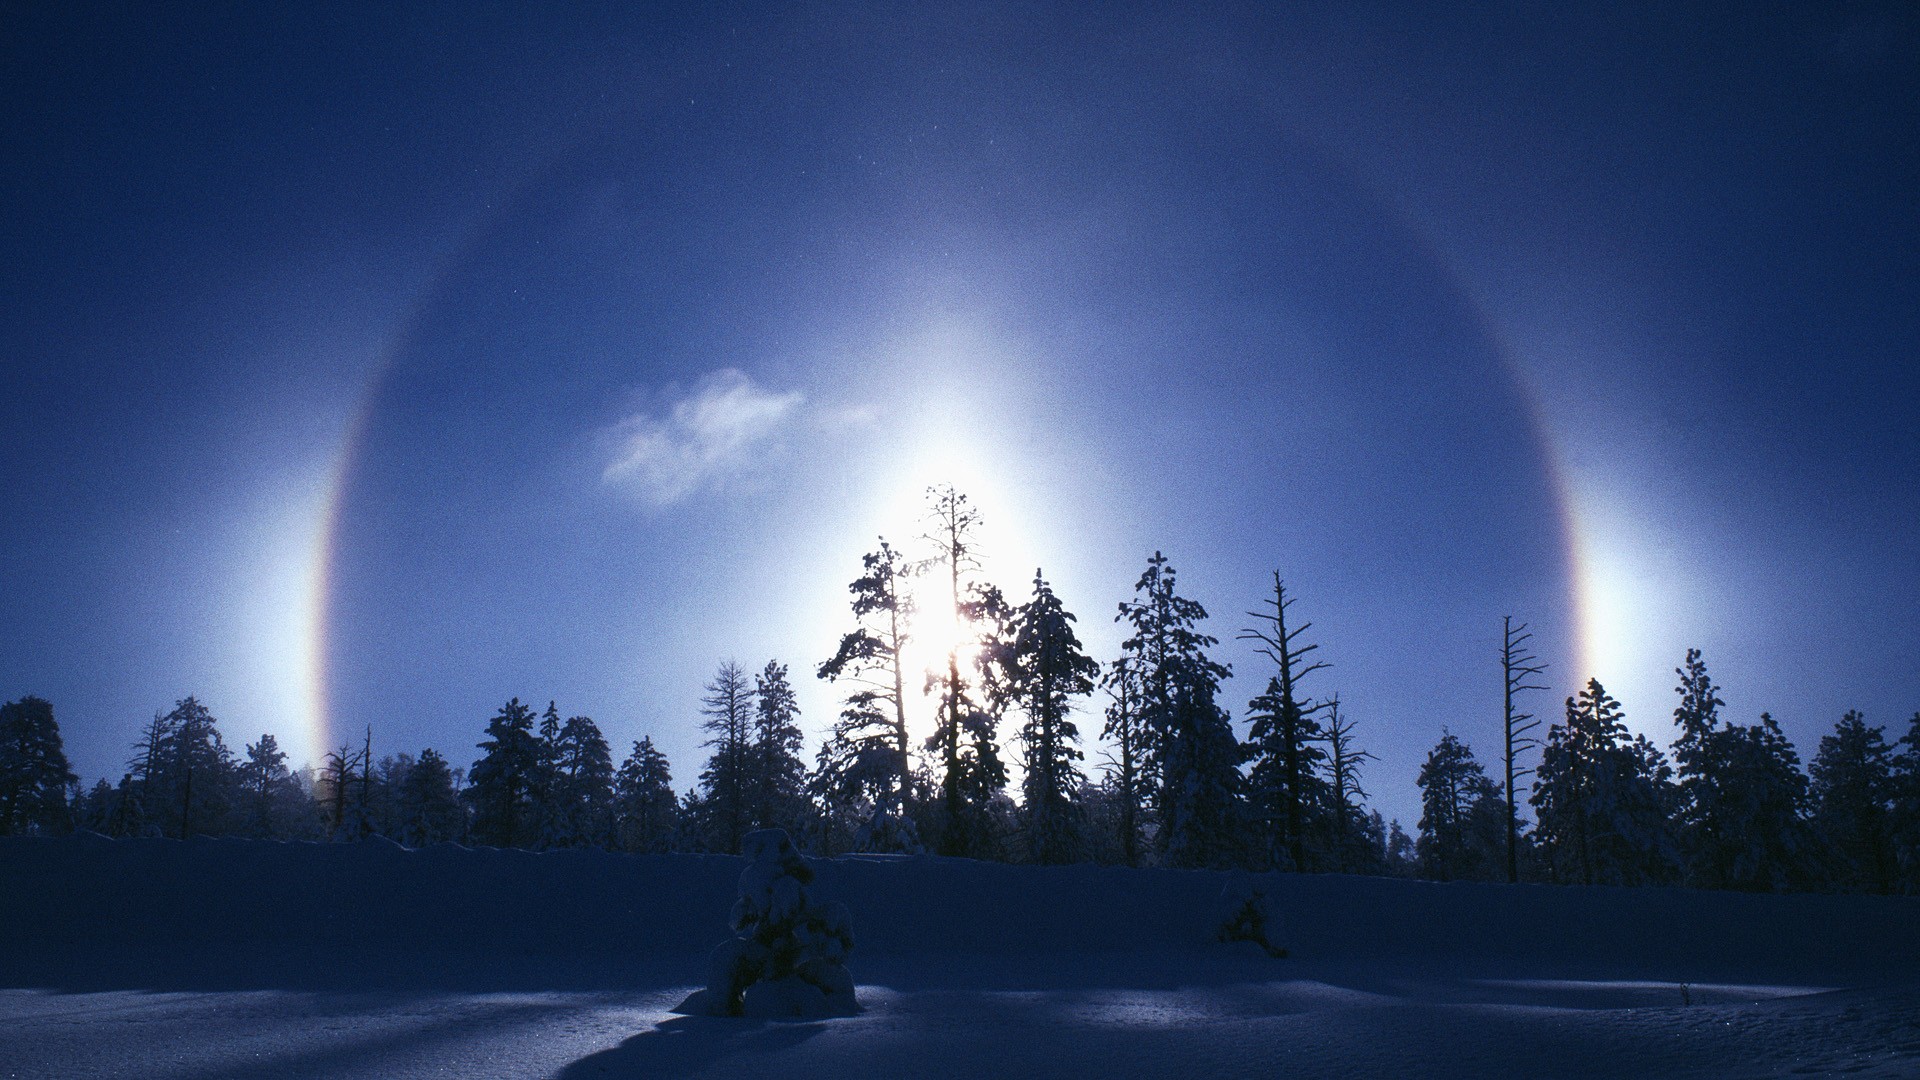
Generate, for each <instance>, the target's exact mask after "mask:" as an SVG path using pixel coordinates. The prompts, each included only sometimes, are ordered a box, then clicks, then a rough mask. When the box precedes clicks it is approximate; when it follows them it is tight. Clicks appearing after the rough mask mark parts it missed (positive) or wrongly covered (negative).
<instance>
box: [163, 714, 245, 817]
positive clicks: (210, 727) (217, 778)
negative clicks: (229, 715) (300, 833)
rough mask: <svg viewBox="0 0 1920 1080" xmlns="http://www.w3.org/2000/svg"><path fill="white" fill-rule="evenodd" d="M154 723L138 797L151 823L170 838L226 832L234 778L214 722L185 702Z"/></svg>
mask: <svg viewBox="0 0 1920 1080" xmlns="http://www.w3.org/2000/svg"><path fill="white" fill-rule="evenodd" d="M156 724H157V725H158V727H157V730H158V732H159V736H158V745H157V746H154V747H152V748H151V749H149V750H148V751H147V752H148V753H149V754H150V755H151V756H152V761H151V762H150V764H149V765H148V770H149V772H148V777H147V784H146V788H147V790H146V792H145V793H144V794H145V795H146V798H145V800H144V801H145V804H146V809H147V811H148V812H149V813H150V814H151V815H152V819H153V820H154V822H155V823H156V824H158V825H159V826H160V828H161V830H162V831H163V832H164V833H165V834H167V835H172V836H179V837H187V836H192V835H195V834H199V833H205V834H209V835H216V836H217V835H220V834H222V833H224V832H226V831H227V830H228V828H229V826H230V824H231V822H230V820H229V817H230V815H231V813H232V811H233V804H234V802H235V797H236V795H237V794H238V792H237V790H236V789H237V783H236V780H237V778H236V771H235V768H234V760H233V751H231V750H229V749H227V745H226V743H225V741H224V740H222V739H221V737H220V728H219V726H218V721H216V720H215V719H214V718H213V714H212V713H211V712H208V711H207V707H206V706H205V705H202V704H201V703H200V701H199V700H198V699H197V698H193V697H187V698H183V699H181V700H180V701H179V702H177V703H175V705H174V707H173V711H172V712H170V713H168V714H167V715H165V716H163V717H160V718H159V719H158V720H157V721H156Z"/></svg>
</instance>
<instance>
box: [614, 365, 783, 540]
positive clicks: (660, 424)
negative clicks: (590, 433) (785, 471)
mask: <svg viewBox="0 0 1920 1080" xmlns="http://www.w3.org/2000/svg"><path fill="white" fill-rule="evenodd" d="M800 402H801V396H800V394H799V393H798V392H797V391H790V392H787V393H775V392H773V391H770V390H768V389H766V388H764V387H762V386H760V385H758V384H756V383H755V382H754V381H753V379H752V378H750V377H749V376H748V375H747V374H746V373H745V372H743V371H739V370H737V369H735V368H726V369H724V370H721V371H716V372H714V373H713V374H711V375H708V376H707V377H706V378H705V379H702V380H701V381H700V385H699V386H697V387H695V388H694V390H693V391H692V392H691V393H689V394H687V395H685V396H683V397H680V398H678V399H677V400H674V401H672V403H671V404H670V405H669V406H668V407H667V408H666V409H665V414H664V415H655V414H641V415H635V416H630V417H628V418H627V419H625V420H622V421H620V422H619V423H617V424H615V425H613V426H612V428H610V429H609V430H608V442H609V443H610V444H611V447H612V453H611V460H610V461H609V463H608V464H607V466H606V469H605V471H604V472H603V473H602V477H603V479H605V480H606V481H607V482H608V483H610V484H615V485H618V486H620V487H622V488H625V489H627V490H630V491H632V492H634V493H635V494H637V495H639V496H640V497H642V498H644V499H646V500H647V501H648V502H651V503H653V504H654V505H656V506H664V505H667V504H669V503H674V502H678V501H680V500H681V499H684V498H686V497H687V496H689V495H692V494H694V493H695V492H697V491H700V490H702V489H705V488H718V487H722V486H724V485H725V484H726V482H727V481H729V480H731V479H733V478H734V477H737V476H740V475H742V474H744V473H746V472H748V471H749V470H750V469H751V468H752V467H753V465H754V464H755V463H756V462H758V461H759V460H761V459H762V458H763V456H764V455H765V454H766V453H768V452H769V451H770V450H772V449H773V447H774V445H775V444H776V441H777V438H778V436H779V435H780V432H781V430H782V429H783V428H784V427H785V426H786V425H787V423H788V422H789V421H790V420H791V419H792V418H793V416H794V415H795V413H796V412H797V411H798V410H799V408H800Z"/></svg>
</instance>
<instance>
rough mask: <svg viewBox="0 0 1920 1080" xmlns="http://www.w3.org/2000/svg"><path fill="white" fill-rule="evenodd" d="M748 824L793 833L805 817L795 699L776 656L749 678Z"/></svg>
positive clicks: (784, 668)
mask: <svg viewBox="0 0 1920 1080" xmlns="http://www.w3.org/2000/svg"><path fill="white" fill-rule="evenodd" d="M753 701H754V712H753V762H752V765H753V809H752V814H751V815H750V816H751V818H752V823H753V827H754V828H757V829H786V830H787V831H788V833H789V834H790V835H793V836H799V835H801V834H802V832H803V831H804V830H803V829H802V828H801V825H802V819H803V818H804V817H805V816H806V790H805V789H806V782H807V766H806V763H805V762H803V761H801V760H800V747H801V744H802V741H803V736H802V735H801V732H800V701H799V699H798V698H796V697H795V696H794V693H793V684H791V683H789V682H788V681H787V665H785V664H782V663H780V662H779V661H777V660H769V661H767V666H766V667H765V668H763V669H761V671H760V673H759V674H758V675H756V676H754V682H753Z"/></svg>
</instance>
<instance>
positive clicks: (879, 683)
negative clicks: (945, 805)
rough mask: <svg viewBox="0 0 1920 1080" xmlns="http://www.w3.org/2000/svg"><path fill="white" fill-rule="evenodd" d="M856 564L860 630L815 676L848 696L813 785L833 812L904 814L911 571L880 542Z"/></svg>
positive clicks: (908, 780)
mask: <svg viewBox="0 0 1920 1080" xmlns="http://www.w3.org/2000/svg"><path fill="white" fill-rule="evenodd" d="M861 562H862V565H863V566H864V569H865V572H864V573H863V574H861V576H860V577H858V578H856V579H855V580H854V582H853V584H851V585H849V586H848V590H849V591H851V592H852V593H853V615H854V618H855V619H856V620H858V624H859V625H858V626H856V627H855V629H854V630H853V631H851V632H850V633H848V634H846V635H845V636H843V637H842V638H841V639H840V646H839V648H838V650H836V651H835V652H834V654H833V656H832V658H830V659H829V660H827V661H826V662H825V663H823V664H821V665H820V668H819V671H818V674H819V677H820V678H822V679H826V680H828V681H830V682H837V681H839V680H841V679H846V680H847V681H848V682H849V683H851V684H852V685H853V687H854V690H853V692H852V693H851V694H848V695H847V698H846V707H845V709H843V710H842V711H841V713H840V719H839V722H838V723H836V724H835V725H834V729H833V732H832V734H831V735H830V736H828V738H827V741H826V743H825V744H824V745H823V746H822V747H821V750H820V758H819V766H818V769H817V773H816V776H815V782H814V785H813V786H814V788H815V790H816V792H818V794H819V796H820V797H821V798H822V800H823V801H825V802H826V803H828V804H829V805H832V806H840V807H847V806H849V805H851V804H854V803H857V802H860V801H863V800H865V801H867V802H868V803H869V807H868V811H869V812H870V813H877V812H880V811H883V810H887V809H889V808H891V810H892V811H893V812H895V813H905V810H906V806H907V804H908V802H909V801H910V798H911V795H912V792H911V787H912V777H913V769H912V763H911V761H910V760H909V758H908V750H907V746H908V743H907V712H906V686H905V674H904V671H903V669H902V667H901V664H902V650H904V649H905V648H906V644H907V640H908V637H909V627H910V625H911V623H912V620H913V598H912V597H911V596H910V595H909V594H908V593H907V590H906V580H907V578H908V577H910V576H911V575H912V574H913V572H914V569H913V567H912V565H911V564H909V563H908V562H907V561H906V559H904V558H903V557H902V556H901V554H900V553H899V552H897V551H895V550H894V549H893V548H892V547H890V546H888V544H887V542H886V540H884V539H882V540H881V541H880V550H878V551H875V552H872V553H870V554H867V555H865V556H863V557H862V559H861Z"/></svg>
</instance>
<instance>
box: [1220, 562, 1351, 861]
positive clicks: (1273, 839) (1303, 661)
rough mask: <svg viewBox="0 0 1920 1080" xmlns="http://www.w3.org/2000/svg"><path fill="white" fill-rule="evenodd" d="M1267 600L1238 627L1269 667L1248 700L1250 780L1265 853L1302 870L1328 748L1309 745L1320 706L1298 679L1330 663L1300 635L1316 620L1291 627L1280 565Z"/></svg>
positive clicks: (1317, 736)
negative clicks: (1315, 655) (1313, 656)
mask: <svg viewBox="0 0 1920 1080" xmlns="http://www.w3.org/2000/svg"><path fill="white" fill-rule="evenodd" d="M1264 603H1265V606H1266V607H1267V608H1270V609H1271V610H1268V611H1250V612H1248V613H1247V615H1248V616H1249V617H1250V618H1252V619H1254V620H1256V621H1257V622H1259V623H1260V624H1261V625H1259V626H1254V627H1249V628H1247V629H1245V630H1243V631H1241V632H1240V637H1241V638H1242V639H1244V640H1249V641H1254V642H1257V643H1258V646H1257V648H1258V651H1259V652H1260V654H1261V655H1262V656H1265V657H1266V658H1267V659H1268V660H1271V661H1272V662H1273V667H1274V671H1273V675H1272V676H1270V677H1269V678H1268V679H1267V686H1266V689H1265V691H1263V692H1262V693H1261V694H1260V695H1259V696H1257V697H1255V698H1254V699H1253V700H1252V701H1250V702H1248V703H1247V712H1248V715H1249V716H1250V717H1251V718H1252V720H1253V725H1252V728H1251V729H1250V730H1249V731H1248V733H1247V750H1248V752H1249V753H1250V754H1251V755H1252V758H1253V770H1252V773H1251V775H1250V776H1249V777H1248V783H1247V787H1248V789H1249V793H1250V796H1251V801H1252V803H1253V810H1254V813H1255V815H1256V816H1257V817H1258V819H1259V822H1260V827H1261V831H1262V833H1263V834H1264V839H1265V842H1266V855H1267V858H1268V859H1269V860H1270V861H1271V862H1272V864H1273V865H1275V866H1279V867H1282V868H1285V869H1290V870H1305V869H1309V868H1310V865H1311V864H1310V861H1309V854H1308V850H1307V849H1308V839H1309V835H1310V833H1311V831H1312V829H1313V826H1314V825H1315V824H1317V823H1318V821H1319V820H1320V819H1321V818H1322V817H1323V816H1324V814H1325V812H1326V809H1327V805H1328V803H1329V801H1330V800H1329V797H1328V794H1329V793H1328V792H1327V789H1326V785H1325V783H1323V782H1322V781H1321V779H1320V776H1319V766H1320V764H1321V763H1322V762H1324V761H1325V760H1326V755H1325V754H1324V753H1322V752H1321V751H1320V749H1319V748H1318V747H1316V746H1315V745H1314V743H1316V742H1318V741H1320V740H1322V739H1324V738H1325V737H1326V732H1325V731H1323V730H1322V729H1321V727H1320V723H1319V714H1320V712H1321V710H1322V709H1323V708H1324V707H1325V706H1324V705H1323V704H1322V703H1318V702H1313V701H1310V700H1307V699H1306V698H1305V697H1304V696H1303V695H1302V692H1301V687H1300V684H1301V682H1302V681H1303V680H1305V679H1306V677H1307V676H1308V675H1311V674H1313V673H1314V672H1316V671H1319V670H1321V669H1323V668H1325V667H1327V665H1326V664H1325V663H1323V662H1320V661H1312V660H1309V659H1308V654H1310V653H1312V652H1314V651H1315V650H1317V649H1318V648H1319V646H1318V645H1315V644H1302V643H1301V641H1300V637H1301V635H1303V634H1305V633H1306V632H1307V630H1309V629H1310V628H1311V627H1312V625H1313V624H1311V623H1297V624H1296V625H1295V626H1293V627H1292V628H1291V629H1289V628H1288V626H1287V615H1288V610H1287V609H1289V608H1291V607H1292V606H1293V603H1294V598H1293V597H1290V596H1288V595H1287V588H1286V584H1285V583H1284V582H1282V581H1281V580H1280V573H1279V571H1277V570H1276V571H1274V574H1273V596H1272V597H1271V598H1270V599H1268V600H1266V601H1265V602H1264Z"/></svg>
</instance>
